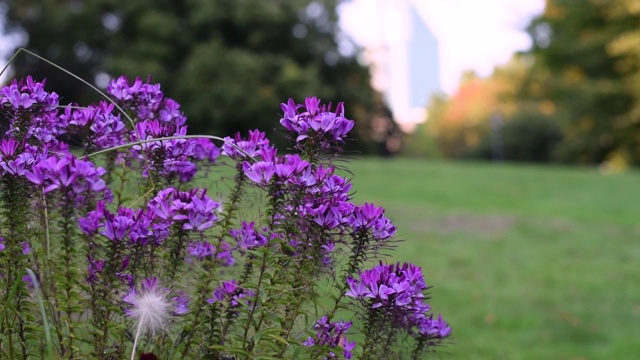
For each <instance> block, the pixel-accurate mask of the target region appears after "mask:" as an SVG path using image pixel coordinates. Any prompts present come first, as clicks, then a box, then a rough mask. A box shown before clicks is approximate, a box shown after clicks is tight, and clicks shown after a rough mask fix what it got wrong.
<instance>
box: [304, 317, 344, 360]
mask: <svg viewBox="0 0 640 360" xmlns="http://www.w3.org/2000/svg"><path fill="white" fill-rule="evenodd" d="M351 325H352V323H351V322H344V321H337V322H330V321H329V319H328V318H327V316H326V315H325V316H323V317H322V318H320V320H318V321H317V322H316V324H315V325H314V327H313V328H314V329H315V330H316V335H315V336H313V337H311V336H310V337H309V338H308V339H307V340H306V341H305V342H303V343H302V345H304V346H309V347H311V346H316V345H317V346H326V347H329V348H338V347H341V348H343V349H344V350H343V356H344V358H345V359H351V358H352V356H353V354H352V351H353V349H354V348H355V346H356V343H355V342H349V341H348V340H347V338H346V336H345V334H346V332H347V331H348V330H349V328H351ZM328 355H329V357H330V358H335V357H336V356H335V354H334V353H333V352H332V351H330V352H329V354H328ZM325 359H327V357H325Z"/></svg>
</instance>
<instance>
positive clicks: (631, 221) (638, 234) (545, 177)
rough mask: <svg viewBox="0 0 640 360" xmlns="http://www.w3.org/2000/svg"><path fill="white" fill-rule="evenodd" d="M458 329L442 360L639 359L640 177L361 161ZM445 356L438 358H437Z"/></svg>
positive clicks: (361, 196) (363, 193)
mask: <svg viewBox="0 0 640 360" xmlns="http://www.w3.org/2000/svg"><path fill="white" fill-rule="evenodd" d="M349 168H350V169H351V170H352V171H353V174H354V176H355V178H354V179H353V183H354V187H353V189H354V190H356V191H357V193H356V196H355V197H356V200H357V201H367V202H375V203H376V204H378V205H381V206H384V207H385V209H386V214H387V216H388V217H389V218H391V219H392V220H393V221H394V223H395V224H396V226H397V227H398V236H397V237H398V238H400V239H402V240H404V242H402V243H401V244H400V245H399V248H398V249H397V251H395V252H394V253H393V255H394V258H395V259H394V260H398V261H411V262H414V263H416V264H418V265H420V266H422V268H423V272H424V274H425V278H426V279H427V283H428V284H429V285H433V289H432V291H431V295H432V296H433V299H432V300H431V303H432V306H433V308H434V311H435V312H441V313H443V314H444V316H445V317H446V319H447V320H448V321H449V322H450V324H451V325H452V327H453V329H454V330H453V331H454V332H453V339H452V340H451V342H450V343H449V345H448V346H446V347H444V348H442V349H440V351H441V355H440V356H441V357H442V358H443V359H447V358H451V359H573V360H578V359H585V360H586V359H633V358H637V357H638V356H640V336H639V335H638V331H639V330H640V268H639V267H638V264H639V263H640V243H636V242H637V241H639V240H640V216H639V215H640V173H637V172H631V173H625V174H616V175H609V176H603V175H601V174H600V173H598V172H597V170H595V169H584V168H563V167H538V166H523V165H493V164H479V163H442V162H429V161H419V160H408V159H394V160H384V159H383V160H380V159H363V160H354V161H352V162H351V163H350V164H349ZM436 357H438V355H436Z"/></svg>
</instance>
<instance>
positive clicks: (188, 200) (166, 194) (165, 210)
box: [148, 188, 220, 231]
mask: <svg viewBox="0 0 640 360" xmlns="http://www.w3.org/2000/svg"><path fill="white" fill-rule="evenodd" d="M148 207H149V209H150V210H151V211H153V212H154V213H155V214H156V215H157V216H158V217H159V218H161V219H163V220H171V221H174V222H176V223H180V224H182V225H181V227H182V229H183V230H191V231H204V230H206V229H208V228H210V227H212V226H213V224H214V223H215V222H216V221H217V220H218V217H217V216H216V210H217V209H218V208H219V207H220V203H219V202H216V201H213V200H212V199H211V198H209V197H208V196H207V195H206V190H201V189H198V188H196V189H193V190H191V191H189V192H184V191H179V190H177V189H174V188H167V189H165V190H162V191H160V192H159V193H158V195H157V196H156V197H155V198H153V199H152V200H151V201H150V202H149V205H148Z"/></svg>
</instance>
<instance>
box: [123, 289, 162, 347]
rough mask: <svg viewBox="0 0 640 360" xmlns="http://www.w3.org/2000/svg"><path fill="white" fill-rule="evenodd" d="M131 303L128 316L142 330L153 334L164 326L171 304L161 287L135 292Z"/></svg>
mask: <svg viewBox="0 0 640 360" xmlns="http://www.w3.org/2000/svg"><path fill="white" fill-rule="evenodd" d="M132 303H133V307H132V308H131V309H130V310H129V316H131V317H132V318H133V319H134V320H135V321H136V323H137V325H138V326H139V327H140V329H141V331H142V332H144V333H150V334H151V335H155V334H156V333H157V332H158V331H159V330H162V329H164V328H165V324H166V322H167V318H168V317H169V315H170V312H171V311H170V310H171V304H170V303H169V301H168V300H167V296H166V293H165V292H164V291H162V289H158V288H156V289H152V290H151V291H148V290H147V291H143V292H141V293H139V294H136V295H134V299H133V301H132Z"/></svg>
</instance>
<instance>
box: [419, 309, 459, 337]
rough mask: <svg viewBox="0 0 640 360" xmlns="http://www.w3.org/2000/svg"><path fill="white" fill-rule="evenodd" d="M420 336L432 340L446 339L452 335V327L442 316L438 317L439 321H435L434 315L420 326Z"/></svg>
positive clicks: (424, 320) (425, 319)
mask: <svg viewBox="0 0 640 360" xmlns="http://www.w3.org/2000/svg"><path fill="white" fill-rule="evenodd" d="M419 331H420V335H423V336H426V337H428V338H431V339H444V338H446V337H448V336H449V335H450V334H451V327H449V325H448V324H447V322H446V321H444V320H443V319H442V315H438V318H437V319H435V320H434V319H433V314H431V315H430V316H429V317H428V318H424V319H423V320H422V321H421V322H420V324H419Z"/></svg>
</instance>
